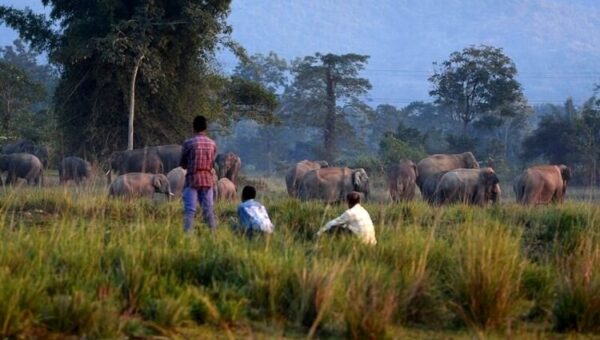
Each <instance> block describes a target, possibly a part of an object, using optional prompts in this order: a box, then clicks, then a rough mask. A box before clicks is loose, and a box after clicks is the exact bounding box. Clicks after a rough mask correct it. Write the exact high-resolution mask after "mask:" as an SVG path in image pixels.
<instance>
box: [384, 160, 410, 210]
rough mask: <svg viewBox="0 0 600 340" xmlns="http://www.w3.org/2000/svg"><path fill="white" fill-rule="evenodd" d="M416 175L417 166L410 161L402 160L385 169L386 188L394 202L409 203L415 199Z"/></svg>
mask: <svg viewBox="0 0 600 340" xmlns="http://www.w3.org/2000/svg"><path fill="white" fill-rule="evenodd" d="M417 174H418V172H417V165H416V164H415V163H413V161H411V160H402V161H400V162H398V163H397V164H393V165H390V166H389V167H388V168H387V169H386V175H387V181H388V188H389V190H390V196H391V197H392V200H393V201H394V202H398V201H409V200H412V199H413V198H414V197H415V188H416V187H417V183H416V181H417Z"/></svg>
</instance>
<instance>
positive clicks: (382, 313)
mask: <svg viewBox="0 0 600 340" xmlns="http://www.w3.org/2000/svg"><path fill="white" fill-rule="evenodd" d="M262 201H263V202H264V203H266V205H267V207H268V209H269V213H270V215H271V218H272V220H273V222H274V224H275V225H276V232H275V234H274V235H273V236H272V237H270V238H256V239H251V240H248V239H246V238H243V237H241V236H239V235H236V234H233V233H231V232H230V231H229V228H228V227H227V224H228V223H229V221H230V220H231V219H232V218H233V217H234V216H235V205H234V204H222V203H220V204H219V205H218V206H217V211H218V216H219V220H220V222H221V224H220V227H219V230H218V232H216V233H214V234H211V233H209V232H208V231H207V230H206V229H205V228H204V226H203V225H201V224H200V219H198V224H199V225H198V229H197V233H196V234H194V235H185V234H184V233H183V232H182V227H181V214H182V211H181V204H180V203H179V202H170V203H166V202H153V201H147V200H143V201H134V202H123V201H116V200H109V199H107V198H106V195H105V194H104V193H103V192H101V191H97V190H82V191H76V190H73V189H68V190H65V189H62V188H47V189H43V190H42V191H40V190H36V189H31V188H21V189H16V190H8V189H6V190H5V189H0V240H1V241H0V338H2V337H26V338H29V337H38V338H52V337H54V338H62V337H64V336H66V335H75V336H87V337H90V338H119V337H152V336H166V337H170V338H177V337H180V338H213V337H225V338H227V337H229V338H239V337H259V338H262V337H267V338H271V337H289V338H302V337H306V336H307V335H308V336H315V337H320V338H339V337H352V338H356V339H365V338H382V337H390V338H401V337H410V338H419V337H420V338H440V337H442V338H448V337H451V338H472V337H473V336H478V337H492V338H496V337H497V338H504V337H527V338H536V337H540V338H543V337H547V336H559V337H562V336H569V335H573V334H576V333H586V334H598V333H599V332H600V242H599V240H600V238H599V237H600V207H598V206H597V205H593V204H591V203H576V202H570V203H567V204H565V205H563V206H561V207H538V208H534V209H526V208H522V207H519V206H516V205H513V204H503V205H500V206H497V207H489V208H485V209H481V208H471V207H466V206H460V205H459V206H452V207H445V208H431V207H429V206H427V205H426V204H424V203H422V202H412V203H408V204H402V205H392V204H367V205H366V207H367V209H368V210H369V212H370V213H371V216H372V218H373V220H374V222H375V225H376V228H377V238H378V242H379V244H378V245H377V246H375V247H369V246H364V245H361V244H359V243H358V242H356V241H355V240H354V239H352V238H348V237H342V236H336V237H325V238H322V239H320V240H316V239H315V238H314V235H315V233H316V231H317V229H318V228H319V227H320V226H321V225H322V224H323V223H324V222H325V221H326V220H327V219H330V218H332V217H335V216H336V215H337V214H338V213H340V212H341V211H343V209H344V207H343V206H333V207H326V206H324V205H322V204H320V203H300V202H297V201H295V200H291V199H287V198H282V195H280V194H279V195H273V196H272V197H270V198H269V197H263V199H262ZM565 334H566V335H565Z"/></svg>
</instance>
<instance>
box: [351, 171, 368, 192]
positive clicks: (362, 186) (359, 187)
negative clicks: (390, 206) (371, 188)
mask: <svg viewBox="0 0 600 340" xmlns="http://www.w3.org/2000/svg"><path fill="white" fill-rule="evenodd" d="M352 184H353V186H354V190H356V191H363V190H366V187H367V186H368V184H369V176H368V175H367V172H366V171H365V169H363V168H358V169H354V170H352Z"/></svg>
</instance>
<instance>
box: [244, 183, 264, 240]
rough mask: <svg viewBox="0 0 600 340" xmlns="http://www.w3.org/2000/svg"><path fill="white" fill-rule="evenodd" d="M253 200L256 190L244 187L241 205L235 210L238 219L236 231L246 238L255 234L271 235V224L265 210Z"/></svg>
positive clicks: (248, 186)
mask: <svg viewBox="0 0 600 340" xmlns="http://www.w3.org/2000/svg"><path fill="white" fill-rule="evenodd" d="M255 199H256V189H255V188H254V187H253V186H250V185H247V186H245V187H244V189H242V203H241V204H240V205H239V206H238V209H237V213H238V217H239V218H240V223H239V226H238V227H237V229H239V231H241V232H242V233H244V234H245V235H247V236H252V235H254V234H257V233H263V234H271V233H272V232H273V223H271V219H270V218H269V214H268V213H267V209H265V207H264V206H263V205H262V204H260V203H259V202H258V201H256V200H255Z"/></svg>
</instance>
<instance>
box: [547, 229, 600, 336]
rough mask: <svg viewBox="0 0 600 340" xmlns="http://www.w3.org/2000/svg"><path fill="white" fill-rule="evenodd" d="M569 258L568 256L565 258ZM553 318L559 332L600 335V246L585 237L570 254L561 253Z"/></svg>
mask: <svg viewBox="0 0 600 340" xmlns="http://www.w3.org/2000/svg"><path fill="white" fill-rule="evenodd" d="M565 255H566V256H565ZM559 256H560V257H559V259H558V260H557V262H558V266H559V277H560V279H559V282H558V289H557V298H556V304H555V306H554V317H555V318H556V325H555V327H556V329H557V330H559V331H568V330H569V331H570V330H574V331H577V332H600V243H599V242H598V235H597V234H592V233H587V234H584V235H583V236H582V237H581V239H580V240H579V243H578V244H577V246H576V248H575V249H574V251H573V252H572V253H571V254H560V255H559Z"/></svg>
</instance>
